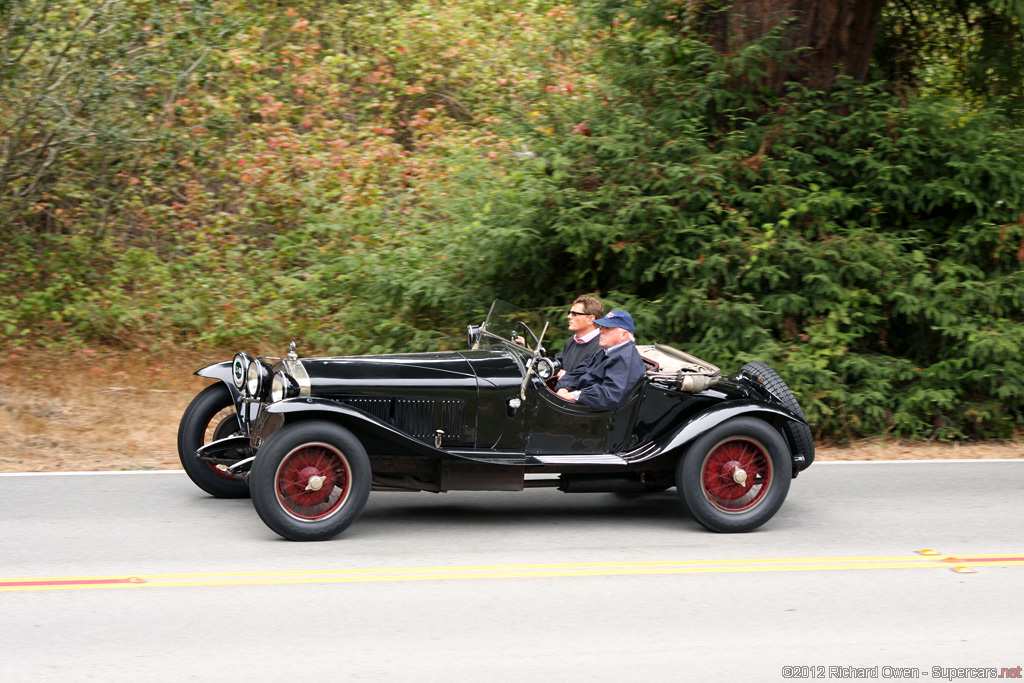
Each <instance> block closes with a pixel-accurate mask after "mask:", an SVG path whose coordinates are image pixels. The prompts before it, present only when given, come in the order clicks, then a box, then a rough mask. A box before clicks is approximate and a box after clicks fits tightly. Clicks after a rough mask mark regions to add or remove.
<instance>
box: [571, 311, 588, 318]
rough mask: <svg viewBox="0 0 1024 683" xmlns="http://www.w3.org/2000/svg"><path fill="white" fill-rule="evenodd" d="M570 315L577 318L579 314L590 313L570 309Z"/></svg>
mask: <svg viewBox="0 0 1024 683" xmlns="http://www.w3.org/2000/svg"><path fill="white" fill-rule="evenodd" d="M569 315H571V316H572V317H574V318H575V317H576V316H578V315H589V314H588V313H579V312H577V311H569Z"/></svg>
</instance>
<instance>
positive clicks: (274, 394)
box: [270, 370, 299, 403]
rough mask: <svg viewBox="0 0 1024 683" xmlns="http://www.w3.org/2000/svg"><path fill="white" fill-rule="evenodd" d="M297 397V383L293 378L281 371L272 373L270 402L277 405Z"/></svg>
mask: <svg viewBox="0 0 1024 683" xmlns="http://www.w3.org/2000/svg"><path fill="white" fill-rule="evenodd" d="M298 395H299V383H298V382H297V381H296V380H295V378H294V377H292V376H291V375H289V374H288V373H287V372H284V371H283V370H279V371H278V372H275V373H274V379H273V381H271V383H270V401H271V402H272V403H277V402H278V401H283V400H285V399H286V398H295V397H296V396H298Z"/></svg>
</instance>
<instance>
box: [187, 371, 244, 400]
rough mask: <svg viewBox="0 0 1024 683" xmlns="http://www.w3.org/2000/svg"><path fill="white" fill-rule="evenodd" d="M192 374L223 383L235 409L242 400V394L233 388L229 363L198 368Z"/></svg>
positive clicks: (236, 388) (233, 383)
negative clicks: (229, 393)
mask: <svg viewBox="0 0 1024 683" xmlns="http://www.w3.org/2000/svg"><path fill="white" fill-rule="evenodd" d="M192 374H195V375H199V376H200V377H208V378H210V379H219V380H220V381H221V382H224V384H226V385H227V387H228V391H230V392H231V400H232V401H234V402H235V407H236V408H237V407H238V406H239V405H240V403H239V399H240V398H242V392H241V391H239V389H238V387H236V386H235V382H234V380H233V379H232V378H231V361H229V360H226V361H224V362H222V363H214V364H213V365H207V366H206V367H205V368H200V369H199V370H196V371H195V372H194V373H192Z"/></svg>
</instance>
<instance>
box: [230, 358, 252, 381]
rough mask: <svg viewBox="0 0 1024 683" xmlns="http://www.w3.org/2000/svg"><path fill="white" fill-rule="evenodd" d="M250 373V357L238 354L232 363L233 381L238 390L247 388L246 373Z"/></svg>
mask: <svg viewBox="0 0 1024 683" xmlns="http://www.w3.org/2000/svg"><path fill="white" fill-rule="evenodd" d="M248 371H249V357H248V356H246V355H245V354H244V353H236V354H235V358H234V360H232V361H231V380H232V381H233V382H234V383H235V388H236V389H241V388H242V387H244V386H245V378H246V376H247V375H246V373H247V372H248Z"/></svg>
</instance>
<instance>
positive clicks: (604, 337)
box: [598, 327, 629, 349]
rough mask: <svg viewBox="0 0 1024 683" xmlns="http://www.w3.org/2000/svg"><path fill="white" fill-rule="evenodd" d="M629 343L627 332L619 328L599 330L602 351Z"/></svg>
mask: <svg viewBox="0 0 1024 683" xmlns="http://www.w3.org/2000/svg"><path fill="white" fill-rule="evenodd" d="M626 341H629V332H627V331H626V330H624V329H623V328H621V327H602V328H601V341H600V342H598V343H599V344H601V348H602V349H610V348H612V347H613V346H618V345H619V344H621V343H623V342H626Z"/></svg>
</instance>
